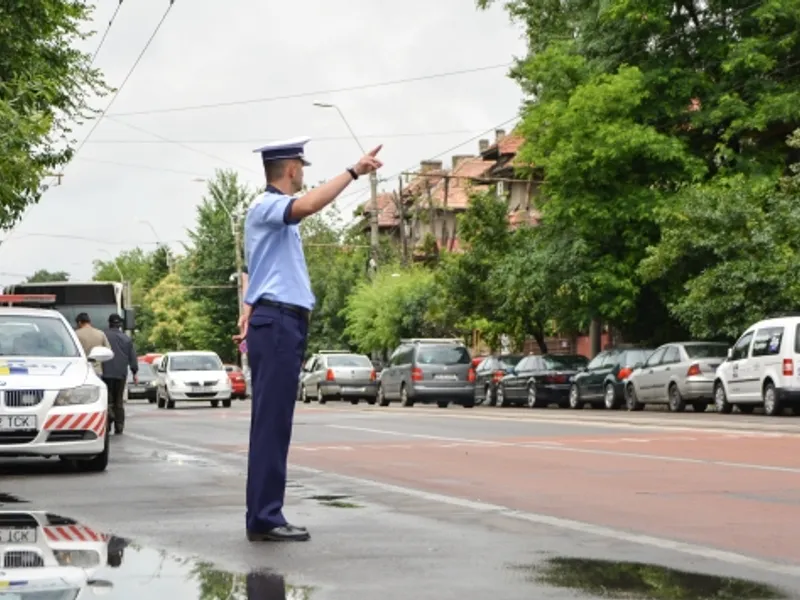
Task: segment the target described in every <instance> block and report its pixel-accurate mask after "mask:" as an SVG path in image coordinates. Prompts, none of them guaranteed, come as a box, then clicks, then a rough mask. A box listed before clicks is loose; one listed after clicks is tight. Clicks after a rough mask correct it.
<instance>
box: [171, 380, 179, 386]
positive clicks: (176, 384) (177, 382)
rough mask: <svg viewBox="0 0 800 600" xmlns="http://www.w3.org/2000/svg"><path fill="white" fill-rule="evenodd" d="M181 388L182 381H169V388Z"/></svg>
mask: <svg viewBox="0 0 800 600" xmlns="http://www.w3.org/2000/svg"><path fill="white" fill-rule="evenodd" d="M180 386H181V382H180V381H175V380H174V379H170V380H169V387H180Z"/></svg>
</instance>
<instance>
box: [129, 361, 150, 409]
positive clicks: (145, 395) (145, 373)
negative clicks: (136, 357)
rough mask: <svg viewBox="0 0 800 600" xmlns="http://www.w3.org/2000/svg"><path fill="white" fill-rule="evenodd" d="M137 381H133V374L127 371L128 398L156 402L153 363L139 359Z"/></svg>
mask: <svg viewBox="0 0 800 600" xmlns="http://www.w3.org/2000/svg"><path fill="white" fill-rule="evenodd" d="M138 375H139V383H133V375H131V374H130V373H128V384H127V385H128V400H147V401H148V402H149V403H150V404H155V403H156V372H155V371H154V370H153V365H151V364H150V363H146V362H141V361H139V373H138Z"/></svg>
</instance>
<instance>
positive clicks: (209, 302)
mask: <svg viewBox="0 0 800 600" xmlns="http://www.w3.org/2000/svg"><path fill="white" fill-rule="evenodd" d="M252 200H253V192H252V191H250V190H249V189H248V188H247V186H245V185H243V184H242V183H240V182H239V179H238V176H237V174H236V172H235V171H217V173H216V175H215V177H214V179H212V180H211V181H209V183H208V189H207V193H206V196H205V197H204V198H203V201H202V202H201V203H200V205H199V206H198V207H197V225H196V226H195V228H194V229H193V230H191V231H189V240H190V245H189V251H188V257H187V260H186V265H185V269H182V270H181V283H182V284H184V285H186V286H189V290H188V297H189V298H190V299H191V300H192V302H194V303H196V304H197V305H198V310H199V311H200V312H201V313H202V314H203V316H204V318H206V319H207V320H208V324H209V328H208V330H207V331H206V332H205V334H204V338H203V339H204V345H203V346H197V348H203V349H204V350H211V351H214V352H216V353H217V354H219V355H220V357H221V358H222V359H223V360H225V361H230V360H234V359H235V358H236V353H237V350H236V347H235V345H234V344H233V343H232V342H231V335H232V333H233V332H235V331H236V323H237V321H238V319H239V304H238V293H237V290H236V279H235V275H236V254H235V253H234V247H235V246H234V237H233V229H232V226H231V217H233V218H234V220H235V222H236V224H237V227H239V232H240V235H241V234H242V232H243V225H244V220H243V218H242V215H243V214H244V212H245V211H246V209H247V207H248V206H249V205H250V203H251V202H252ZM214 286H216V287H214ZM198 343H199V340H198Z"/></svg>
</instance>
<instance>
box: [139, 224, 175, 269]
mask: <svg viewBox="0 0 800 600" xmlns="http://www.w3.org/2000/svg"><path fill="white" fill-rule="evenodd" d="M139 223H141V224H142V225H147V227H149V228H150V231H152V232H153V237H155V238H156V243H157V244H158V247H159V248H164V252H165V253H166V257H167V271H169V272H170V273H172V256H171V255H170V253H169V248H168V247H167V246H166V245H165V244H164V243H163V242H162V241H161V238H160V237H159V235H158V232H157V231H156V228H155V227H153V224H152V223H151V222H150V221H146V220H144V219H139Z"/></svg>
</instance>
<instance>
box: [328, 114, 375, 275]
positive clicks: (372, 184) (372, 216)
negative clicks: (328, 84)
mask: <svg viewBox="0 0 800 600" xmlns="http://www.w3.org/2000/svg"><path fill="white" fill-rule="evenodd" d="M314 106H316V107H317V108H332V109H334V110H335V111H336V112H338V113H339V116H340V117H341V118H342V121H344V124H345V127H347V130H348V131H349V132H350V135H351V136H353V139H354V140H355V142H356V144H358V147H359V149H360V150H361V153H362V154H366V153H367V151H366V150H364V146H363V145H362V144H361V142H360V141H359V139H358V136H356V134H355V132H354V131H353V128H352V127H350V123H349V122H348V121H347V119H346V118H345V116H344V113H343V112H342V111H341V109H340V108H339V107H338V106H336V105H335V104H328V103H326V102H314ZM369 187H370V197H371V199H372V210H371V211H370V215H369V229H370V247H371V248H372V263H373V264H374V265H377V263H378V245H379V241H378V175H377V174H376V173H375V171H372V172H371V173H370V174H369Z"/></svg>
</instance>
